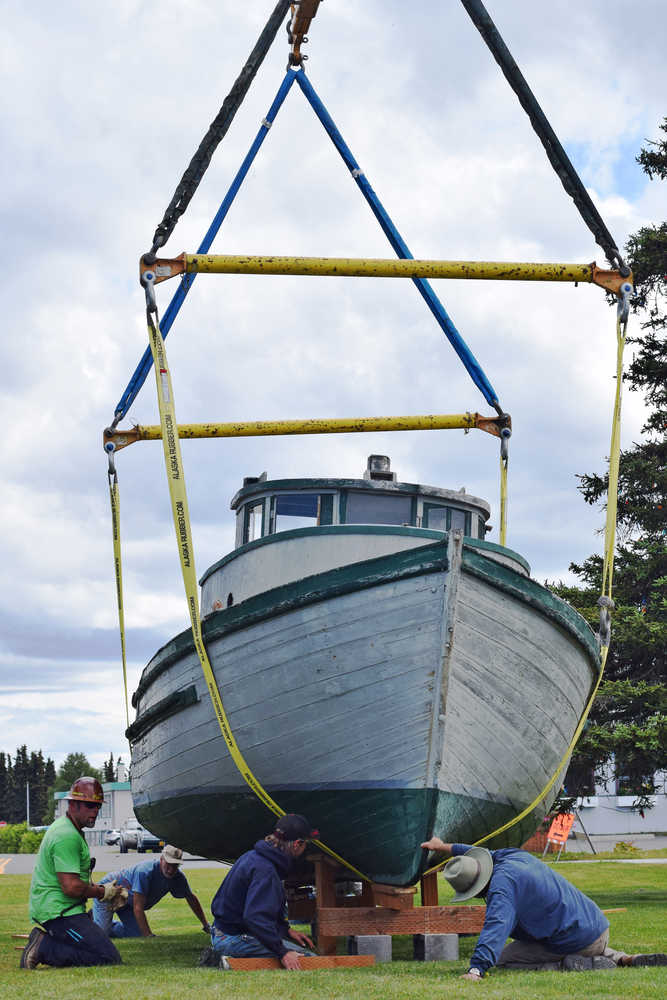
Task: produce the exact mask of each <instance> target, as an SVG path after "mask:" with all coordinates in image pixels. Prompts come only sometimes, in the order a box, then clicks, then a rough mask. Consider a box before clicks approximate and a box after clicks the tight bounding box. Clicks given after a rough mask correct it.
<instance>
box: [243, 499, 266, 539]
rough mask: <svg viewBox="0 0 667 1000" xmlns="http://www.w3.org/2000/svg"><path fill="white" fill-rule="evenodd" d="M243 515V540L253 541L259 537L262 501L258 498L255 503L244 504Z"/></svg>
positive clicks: (262, 508)
mask: <svg viewBox="0 0 667 1000" xmlns="http://www.w3.org/2000/svg"><path fill="white" fill-rule="evenodd" d="M243 517H244V522H243V541H244V542H253V541H254V540H255V539H256V538H261V536H262V522H263V520H264V501H263V500H258V501H257V502H256V503H249V504H246V506H245V508H244V515H243Z"/></svg>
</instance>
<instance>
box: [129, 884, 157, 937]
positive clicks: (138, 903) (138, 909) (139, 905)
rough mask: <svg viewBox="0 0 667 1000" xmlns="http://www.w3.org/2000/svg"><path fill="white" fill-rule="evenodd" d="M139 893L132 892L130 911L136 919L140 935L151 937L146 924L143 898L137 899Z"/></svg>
mask: <svg viewBox="0 0 667 1000" xmlns="http://www.w3.org/2000/svg"><path fill="white" fill-rule="evenodd" d="M138 895H139V894H138V893H135V894H134V902H133V904H132V912H133V913H134V919H135V920H136V921H137V927H138V928H139V930H140V931H141V936H142V937H151V936H152V933H153V932H152V931H151V929H150V927H149V926H148V920H147V919H146V911H145V910H144V903H143V900H138V899H137V896H138Z"/></svg>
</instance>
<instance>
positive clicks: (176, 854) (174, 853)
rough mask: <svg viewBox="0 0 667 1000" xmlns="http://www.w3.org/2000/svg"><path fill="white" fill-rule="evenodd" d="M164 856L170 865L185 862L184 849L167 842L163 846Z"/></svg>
mask: <svg viewBox="0 0 667 1000" xmlns="http://www.w3.org/2000/svg"><path fill="white" fill-rule="evenodd" d="M162 857H163V858H164V860H165V861H166V862H167V864H170V865H182V864H183V851H182V850H181V849H180V847H174V846H173V845H172V844H165V846H164V847H163V848H162Z"/></svg>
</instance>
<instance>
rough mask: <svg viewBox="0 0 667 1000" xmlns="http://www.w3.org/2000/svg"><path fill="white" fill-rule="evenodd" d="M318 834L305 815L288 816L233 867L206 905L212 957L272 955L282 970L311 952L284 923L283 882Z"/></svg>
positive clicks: (293, 966)
mask: <svg viewBox="0 0 667 1000" xmlns="http://www.w3.org/2000/svg"><path fill="white" fill-rule="evenodd" d="M317 836H318V832H317V830H313V829H311V826H310V823H309V822H308V820H307V819H306V818H305V816H299V815H298V814H296V813H288V814H287V815H286V816H281V817H280V819H278V821H277V822H276V825H275V828H274V830H273V832H272V833H270V834H269V835H268V837H265V838H264V840H258V841H257V843H256V844H255V846H254V847H253V849H252V850H251V851H246V853H245V854H242V855H241V857H240V858H239V859H238V861H236V862H235V863H234V864H233V865H232V867H231V868H230V870H229V872H228V873H227V875H226V876H225V880H224V882H223V883H222V885H221V886H220V888H219V889H218V891H217V893H216V894H215V896H214V897H213V902H212V903H211V911H212V913H213V917H214V921H213V928H212V930H211V946H212V950H213V952H214V955H215V957H217V958H218V959H219V960H221V959H223V958H225V957H227V956H230V957H233V958H259V957H274V958H278V959H279V960H280V963H281V964H282V965H283V967H284V968H286V969H290V970H295V969H299V968H300V967H301V966H300V962H299V955H312V954H314V952H313V951H311V950H310V949H312V948H313V947H314V946H313V942H312V941H311V940H310V938H309V937H308V936H307V935H306V934H301V933H300V932H299V931H295V930H294V929H293V928H292V927H290V925H289V923H288V921H287V900H286V897H285V890H284V888H283V884H282V882H283V879H284V878H285V876H286V875H287V874H288V872H289V871H290V869H291V868H292V865H293V863H294V861H295V860H296V859H297V858H299V857H301V855H302V854H303V852H304V851H305V849H306V846H307V843H308V841H309V840H311V839H312V838H314V837H317ZM221 967H222V968H224V967H225V966H224V962H222V965H221Z"/></svg>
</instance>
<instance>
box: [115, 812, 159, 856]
mask: <svg viewBox="0 0 667 1000" xmlns="http://www.w3.org/2000/svg"><path fill="white" fill-rule="evenodd" d="M118 847H119V850H120V853H121V854H127V852H128V850H129V849H130V848H131V847H133V848H136V850H137V851H138V852H139V854H145V853H146V851H161V850H162V848H163V847H164V840H160V839H159V838H158V837H156V836H155V835H154V834H152V833H151V832H150V830H147V829H146V828H145V827H143V826H142V825H141V823H140V822H139V820H138V819H135V818H134V816H132V817H131V818H130V819H126V820H125V822H124V823H123V825H122V826H121V828H120V839H119V841H118Z"/></svg>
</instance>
